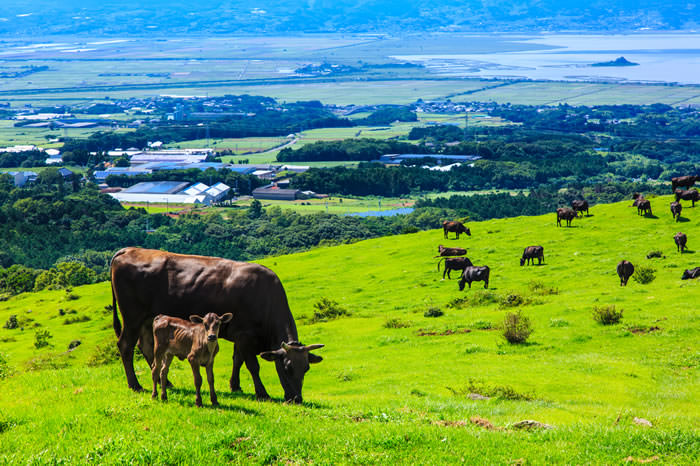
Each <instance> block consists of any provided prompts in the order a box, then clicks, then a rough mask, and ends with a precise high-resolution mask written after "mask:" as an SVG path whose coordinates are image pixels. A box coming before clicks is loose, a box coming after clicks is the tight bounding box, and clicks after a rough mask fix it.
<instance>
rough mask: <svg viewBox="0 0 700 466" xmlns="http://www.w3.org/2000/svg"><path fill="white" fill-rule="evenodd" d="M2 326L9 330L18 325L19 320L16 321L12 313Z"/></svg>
mask: <svg viewBox="0 0 700 466" xmlns="http://www.w3.org/2000/svg"><path fill="white" fill-rule="evenodd" d="M2 327H3V328H6V329H10V330H11V329H15V328H17V327H19V322H17V315H16V314H12V315H11V316H10V318H9V319H7V322H5V325H3V326H2Z"/></svg>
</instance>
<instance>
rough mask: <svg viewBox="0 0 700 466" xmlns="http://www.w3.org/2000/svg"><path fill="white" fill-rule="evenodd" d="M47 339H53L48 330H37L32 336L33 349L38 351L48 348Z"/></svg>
mask: <svg viewBox="0 0 700 466" xmlns="http://www.w3.org/2000/svg"><path fill="white" fill-rule="evenodd" d="M49 338H53V335H51V334H50V333H49V331H48V330H37V331H36V333H35V334H34V347H35V348H36V349H39V348H43V347H45V346H49Z"/></svg>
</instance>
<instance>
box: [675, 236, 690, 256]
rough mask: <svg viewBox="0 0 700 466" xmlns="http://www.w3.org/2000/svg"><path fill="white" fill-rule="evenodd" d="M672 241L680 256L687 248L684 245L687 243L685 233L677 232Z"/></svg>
mask: <svg viewBox="0 0 700 466" xmlns="http://www.w3.org/2000/svg"><path fill="white" fill-rule="evenodd" d="M673 241H675V242H676V251H679V252H680V253H681V254H683V250H684V249H688V246H686V245H685V244H686V243H687V242H688V237H687V236H686V235H685V233H681V232H680V231H679V232H678V233H676V234H675V235H673Z"/></svg>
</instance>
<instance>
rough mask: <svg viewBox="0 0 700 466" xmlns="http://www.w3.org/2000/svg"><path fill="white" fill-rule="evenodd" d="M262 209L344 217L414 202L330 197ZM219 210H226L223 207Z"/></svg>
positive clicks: (246, 202) (244, 202) (243, 203)
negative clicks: (280, 209) (289, 210)
mask: <svg viewBox="0 0 700 466" xmlns="http://www.w3.org/2000/svg"><path fill="white" fill-rule="evenodd" d="M251 202H252V200H251V199H245V200H240V201H237V202H235V205H236V206H238V207H247V206H249V205H250V203H251ZM260 202H262V205H263V207H275V206H276V207H280V208H282V209H292V210H294V211H295V212H298V213H300V214H304V213H306V214H311V213H315V212H327V213H330V214H337V215H346V214H355V213H360V212H367V211H385V210H394V209H401V208H404V207H411V206H413V204H414V203H415V200H413V199H410V198H393V197H382V198H379V197H372V196H366V197H361V198H352V197H338V196H331V197H329V198H328V199H305V200H296V201H275V200H267V199H266V200H262V201H260ZM221 209H226V208H225V207H223V208H221Z"/></svg>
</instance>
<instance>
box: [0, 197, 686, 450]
mask: <svg viewBox="0 0 700 466" xmlns="http://www.w3.org/2000/svg"><path fill="white" fill-rule="evenodd" d="M670 201H671V196H663V197H656V198H653V199H652V204H653V205H654V209H655V211H656V212H657V213H658V215H659V218H644V217H639V216H637V214H636V209H633V208H630V207H628V206H629V205H630V204H631V202H629V201H627V202H622V203H618V204H612V205H603V206H594V207H592V208H591V214H592V216H590V217H585V218H579V219H576V220H574V222H573V226H572V227H571V228H557V227H556V226H555V217H554V214H548V215H545V216H540V217H518V218H512V219H502V220H491V221H487V222H480V223H476V222H473V223H470V225H469V226H470V228H471V231H472V236H471V237H462V238H461V239H460V240H459V241H455V240H447V241H446V240H444V239H443V237H442V231H441V230H432V231H427V232H421V233H416V234H410V235H405V236H394V237H385V238H379V239H374V240H368V241H362V242H358V243H354V244H349V245H342V246H337V247H331V248H321V249H316V250H313V251H309V252H305V253H301V254H294V255H289V256H280V257H270V258H266V259H265V260H262V261H261V262H262V263H263V264H265V265H267V266H269V267H271V268H272V269H273V270H275V271H276V272H277V274H278V275H279V276H280V278H281V280H282V282H283V283H284V285H285V288H286V291H287V294H288V297H289V300H290V305H291V308H292V311H293V313H294V315H295V317H296V321H297V324H298V327H299V335H300V338H301V339H302V341H304V342H305V343H307V344H308V343H317V342H318V343H325V344H326V347H325V348H323V349H322V350H319V351H318V354H320V355H322V356H323V357H324V361H323V362H322V363H321V364H318V365H314V366H313V367H312V368H311V370H310V371H309V372H308V374H307V376H306V380H305V384H304V399H305V400H306V404H305V405H303V406H290V405H285V404H281V403H276V402H273V403H260V402H256V401H254V400H252V399H251V398H250V394H251V393H252V383H251V380H250V377H249V375H248V373H247V372H246V371H245V370H244V371H243V373H242V386H243V390H244V394H243V395H232V394H229V393H228V392H227V389H226V387H227V380H228V375H229V373H230V370H231V345H230V344H229V343H222V349H221V352H220V355H219V357H218V358H217V362H216V370H215V372H216V381H217V382H216V385H217V389H218V394H219V401H220V402H221V404H222V407H221V408H219V409H211V408H209V407H208V404H207V400H206V399H205V408H203V409H197V408H195V407H194V393H193V387H192V377H191V371H190V369H189V366H188V365H187V364H184V363H181V362H179V361H175V362H174V363H173V367H172V369H171V375H172V379H173V382H174V384H175V386H176V387H177V388H178V390H171V392H170V401H169V402H168V403H167V404H165V403H161V402H157V401H152V400H151V399H150V395H149V394H148V393H142V394H134V393H131V392H130V391H128V389H127V388H126V382H125V377H124V374H123V370H122V368H121V365H120V364H119V362H114V363H112V364H107V365H103V366H97V367H89V366H87V365H86V362H87V361H88V359H90V357H91V356H92V355H93V354H95V353H96V349H95V348H96V345H98V344H110V342H112V341H113V340H114V332H113V330H112V329H111V315H110V314H109V313H108V312H106V311H105V310H104V306H105V305H106V304H109V303H111V295H110V291H109V285H108V284H107V283H101V284H96V285H89V286H84V287H80V288H75V289H74V290H73V294H76V295H78V296H79V297H80V298H79V299H77V300H71V301H66V300H65V298H64V295H65V292H63V291H44V292H41V293H28V294H24V295H21V296H18V297H15V298H11V299H10V300H8V301H6V302H2V303H0V324H2V323H4V322H5V321H6V320H7V318H8V317H9V315H10V314H18V315H19V316H20V317H25V318H26V317H30V318H33V319H36V320H35V322H37V323H39V324H41V327H40V328H42V329H48V330H49V331H50V333H51V334H52V335H53V338H52V339H50V343H51V344H53V345H54V346H53V347H49V348H44V349H39V350H37V349H35V348H34V346H33V342H34V329H31V328H29V325H31V322H30V323H29V324H25V329H24V331H21V330H6V329H1V328H0V353H3V354H4V356H5V359H6V360H7V366H9V370H12V371H14V375H13V376H10V377H8V378H5V379H0V392H1V393H2V403H1V404H0V442H1V443H2V450H1V451H0V455H1V456H0V462H8V463H23V464H24V463H49V462H50V463H58V462H67V461H71V462H99V463H132V462H136V463H158V464H164V463H188V464H194V463H202V462H207V463H223V462H233V463H236V464H250V463H275V464H282V463H309V462H314V463H322V464H334V463H359V464H366V463H381V464H388V463H397V462H398V463H430V464H452V463H458V462H461V461H464V462H466V463H471V464H510V463H513V462H521V463H523V462H525V463H528V464H530V463H534V464H552V463H567V464H584V463H585V464H613V463H622V462H624V461H625V459H626V458H627V457H630V456H631V457H632V458H634V459H635V460H641V459H648V458H653V457H655V456H658V458H659V459H658V461H657V463H664V464H697V463H698V460H700V458H699V452H700V436H699V435H698V425H700V410H698V407H697V399H698V396H700V377H699V373H698V370H699V368H700V351H699V346H698V342H699V341H700V326H699V325H698V324H699V320H698V318H699V317H698V302H700V281H698V280H693V281H682V280H680V276H681V274H682V271H683V270H684V269H685V268H689V267H694V266H697V265H698V262H697V254H695V253H689V254H683V255H681V254H679V253H677V252H676V250H675V245H674V244H673V238H672V237H673V234H674V233H675V232H677V231H678V230H679V229H680V230H682V231H683V232H685V233H687V234H688V237H689V239H690V244H689V246H690V247H691V249H696V248H700V246H694V244H695V243H694V242H693V238H700V208H696V209H692V208H688V209H687V210H685V209H684V217H685V218H687V219H688V222H684V223H680V224H678V223H675V222H673V220H672V218H671V215H670V213H667V212H666V210H667V206H668V203H669V202H670ZM438 244H447V245H450V246H461V247H468V248H469V257H470V258H471V259H472V261H473V262H474V263H475V264H477V265H489V266H490V268H491V284H490V288H489V289H488V290H483V288H482V286H481V285H480V283H478V282H477V283H475V284H474V286H473V288H472V289H471V290H469V289H467V290H465V291H464V292H460V291H459V290H458V288H457V281H456V280H452V281H451V282H450V281H441V280H440V277H441V273H439V272H438V271H437V270H436V268H435V259H434V258H433V256H434V255H435V254H436V250H437V245H438ZM530 244H541V245H542V246H544V248H545V257H546V265H544V266H539V267H538V266H529V267H528V266H525V267H520V266H519V265H518V263H519V262H518V261H519V258H520V255H521V253H522V250H523V248H524V247H525V246H527V245H530ZM698 244H700V243H698ZM653 249H660V250H662V251H663V252H664V254H665V255H666V259H653V260H647V259H645V256H646V254H647V252H648V251H650V250H653ZM623 258H624V259H628V260H630V261H631V262H633V263H634V264H635V265H645V264H651V263H653V265H654V267H655V268H656V269H657V278H656V280H654V281H653V282H652V283H650V284H648V285H640V284H638V283H636V282H634V281H632V280H630V282H629V285H628V286H627V287H625V288H621V287H620V286H619V279H618V277H617V275H616V273H615V266H616V264H617V263H618V262H619V261H620V260H621V259H623ZM533 281H537V282H541V284H542V286H539V285H538V286H537V287H535V286H533V285H532V282H533ZM548 287H553V288H557V289H558V294H557V293H554V292H552V293H549V292H538V293H535V292H533V291H530V290H534V289H537V290H546V289H548ZM507 294H521V295H523V296H528V297H531V298H532V299H531V300H530V301H531V302H530V303H529V304H527V305H522V306H520V307H517V308H510V307H509V308H506V309H499V302H501V301H502V299H501V298H500V297H502V296H504V295H507ZM324 297H326V298H329V299H332V300H335V301H337V302H338V303H339V305H340V306H342V307H343V308H345V309H347V310H348V311H349V313H350V315H349V316H343V317H340V318H338V319H334V320H331V321H328V322H322V323H315V324H311V323H310V322H309V319H310V318H311V317H312V315H313V309H314V307H313V305H314V303H316V302H318V301H319V300H320V299H321V298H324ZM465 297H468V298H469V299H468V300H467V301H466V303H465V302H464V301H459V300H458V298H465ZM450 303H454V305H449V304H450ZM613 304H614V305H615V306H616V309H624V317H623V319H622V321H621V323H619V324H617V325H611V326H602V325H599V324H598V323H596V322H595V321H594V320H593V318H592V315H591V312H592V309H593V307H594V306H605V305H613ZM431 307H435V308H439V309H440V310H442V311H443V312H444V315H443V316H441V317H436V318H435V317H434V318H427V317H424V316H423V314H424V312H425V311H426V310H427V309H428V308H431ZM59 308H63V309H72V310H76V311H77V313H76V314H75V315H76V316H80V315H90V316H91V318H92V320H90V321H87V322H78V323H74V324H71V325H64V324H63V321H64V319H65V318H64V317H61V316H59V312H58V309H59ZM518 309H520V310H521V311H522V312H523V314H524V315H526V316H527V317H529V319H530V320H531V322H532V325H533V328H534V332H533V334H532V335H531V336H530V338H529V340H528V344H526V345H509V344H507V343H505V341H504V340H503V338H502V337H501V336H500V332H499V331H498V330H491V329H489V328H490V327H495V326H498V325H499V324H500V323H502V321H503V317H504V315H505V313H506V312H512V311H517V310H518ZM28 310H31V313H28V312H27V311H28ZM71 317H73V315H71ZM390 319H399V320H401V321H402V322H409V323H410V326H409V327H404V326H398V327H399V328H394V326H389V328H387V325H386V323H387V321H389V320H390ZM562 322H564V323H565V324H566V325H563V324H560V323H562ZM553 323H556V324H553ZM649 327H659V330H655V331H651V332H648V333H634V332H632V331H631V330H634V329H636V328H646V329H648V328H649ZM466 330H471V331H470V332H466ZM421 335H424V336H421ZM76 338H78V339H81V340H82V345H80V346H79V347H78V348H77V349H76V350H74V351H73V352H71V353H70V356H67V355H62V354H61V353H62V352H64V351H65V350H66V348H67V346H68V343H69V342H70V341H71V340H73V339H76ZM50 354H55V355H57V356H56V358H54V360H53V362H54V365H57V366H61V365H66V366H67V367H64V368H60V369H46V370H39V371H27V370H26V369H25V367H26V364H27V361H28V360H30V359H31V358H35V357H37V356H42V357H44V358H46V356H47V355H50ZM37 364H38V363H36V362H35V364H34V366H36V365H37ZM44 364H47V363H44ZM261 365H262V370H261V376H262V379H263V382H264V383H265V385H266V387H267V389H268V391H269V392H270V394H271V395H272V396H273V397H274V398H276V399H280V398H281V396H282V389H281V386H280V384H279V382H278V380H277V376H276V374H275V370H274V367H273V365H272V364H270V363H267V362H265V361H261ZM136 368H137V373H138V375H139V378H140V381H141V383H142V384H144V385H145V386H147V387H148V386H149V385H150V383H149V373H148V368H147V366H146V364H145V363H144V362H143V360H142V359H137V362H136ZM472 390H479V391H483V392H485V393H484V394H487V395H489V396H492V398H491V399H490V400H471V399H470V398H468V397H467V396H466V393H467V392H468V391H472ZM205 398H206V397H205ZM476 416H478V417H480V418H483V419H486V420H488V421H489V422H490V423H492V424H493V425H494V426H496V428H504V429H503V430H486V429H484V428H482V427H479V426H477V425H475V424H472V423H471V422H470V421H469V419H470V418H472V417H476ZM634 417H640V418H644V419H647V420H649V421H651V422H652V424H653V427H652V428H649V427H645V426H642V425H637V424H635V423H634V422H633V419H634ZM524 419H533V420H537V421H540V422H543V423H546V424H550V425H552V426H554V428H553V429H552V430H547V431H533V432H519V431H513V430H511V429H508V426H509V425H511V424H513V423H515V422H518V421H521V420H524Z"/></svg>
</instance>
